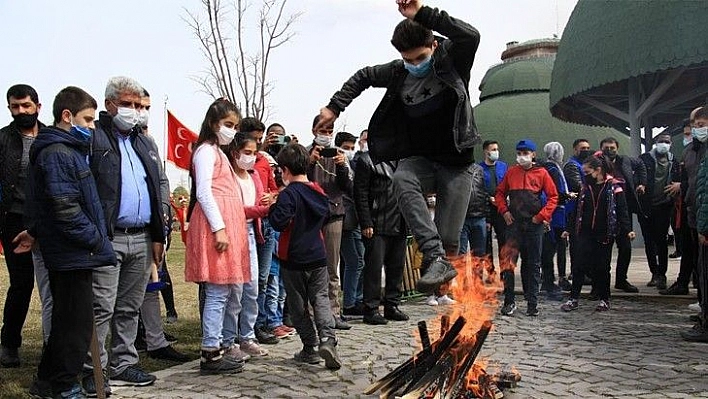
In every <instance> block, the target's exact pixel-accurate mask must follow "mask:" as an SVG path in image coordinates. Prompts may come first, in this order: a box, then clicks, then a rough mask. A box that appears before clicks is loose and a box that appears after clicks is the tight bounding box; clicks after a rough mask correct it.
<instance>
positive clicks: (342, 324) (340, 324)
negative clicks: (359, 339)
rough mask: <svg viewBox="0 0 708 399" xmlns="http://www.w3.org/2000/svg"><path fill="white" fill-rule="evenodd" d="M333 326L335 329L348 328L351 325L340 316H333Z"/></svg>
mask: <svg viewBox="0 0 708 399" xmlns="http://www.w3.org/2000/svg"><path fill="white" fill-rule="evenodd" d="M334 328H335V329H337V330H349V329H351V328H352V326H351V325H350V324H349V323H347V322H346V321H345V320H344V319H342V318H341V317H340V316H334Z"/></svg>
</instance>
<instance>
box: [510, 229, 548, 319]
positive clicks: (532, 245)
mask: <svg viewBox="0 0 708 399" xmlns="http://www.w3.org/2000/svg"><path fill="white" fill-rule="evenodd" d="M506 231H507V235H506V238H507V244H508V245H512V246H514V247H515V248H517V249H518V253H517V254H516V255H515V256H513V258H512V259H509V261H511V262H512V263H514V264H517V261H518V258H519V255H521V286H522V287H523V290H524V298H525V299H526V302H527V303H528V306H529V307H535V306H536V305H537V304H538V290H539V286H540V284H541V248H542V246H543V234H544V229H543V224H534V223H531V222H530V221H527V222H522V221H515V222H514V223H512V224H511V225H510V226H507V230H506ZM502 280H504V303H505V304H506V303H512V302H514V271H513V270H507V271H504V272H502Z"/></svg>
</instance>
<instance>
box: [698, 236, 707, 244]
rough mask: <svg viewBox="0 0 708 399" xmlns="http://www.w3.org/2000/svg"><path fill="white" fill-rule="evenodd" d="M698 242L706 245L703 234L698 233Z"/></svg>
mask: <svg viewBox="0 0 708 399" xmlns="http://www.w3.org/2000/svg"><path fill="white" fill-rule="evenodd" d="M698 243H699V244H701V245H708V239H706V236H705V235H703V234H698Z"/></svg>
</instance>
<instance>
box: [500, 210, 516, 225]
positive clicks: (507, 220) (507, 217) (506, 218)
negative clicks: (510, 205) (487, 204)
mask: <svg viewBox="0 0 708 399" xmlns="http://www.w3.org/2000/svg"><path fill="white" fill-rule="evenodd" d="M502 217H503V218H504V222H505V223H506V225H507V226H511V224H512V223H514V217H513V216H511V212H509V211H507V212H506V213H505V214H503V215H502Z"/></svg>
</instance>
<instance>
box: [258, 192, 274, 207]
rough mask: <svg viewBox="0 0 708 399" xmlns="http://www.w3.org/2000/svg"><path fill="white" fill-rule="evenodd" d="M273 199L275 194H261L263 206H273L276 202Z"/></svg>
mask: <svg viewBox="0 0 708 399" xmlns="http://www.w3.org/2000/svg"><path fill="white" fill-rule="evenodd" d="M273 199H274V196H273V194H270V193H263V195H262V196H261V200H260V204H261V205H262V206H271V205H272V204H273V202H275V201H274V200H273Z"/></svg>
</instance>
